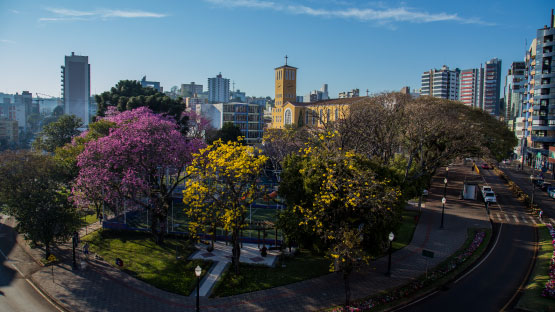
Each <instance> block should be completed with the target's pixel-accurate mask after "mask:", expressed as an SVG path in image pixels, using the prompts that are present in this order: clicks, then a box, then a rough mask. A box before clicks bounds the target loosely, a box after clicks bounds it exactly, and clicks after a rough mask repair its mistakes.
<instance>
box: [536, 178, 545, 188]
mask: <svg viewBox="0 0 555 312" xmlns="http://www.w3.org/2000/svg"><path fill="white" fill-rule="evenodd" d="M543 182H544V180H543V179H540V178H537V179H535V180H534V184H536V186H539V187H541V186H542V184H543Z"/></svg>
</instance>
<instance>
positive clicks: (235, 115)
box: [223, 102, 264, 144]
mask: <svg viewBox="0 0 555 312" xmlns="http://www.w3.org/2000/svg"><path fill="white" fill-rule="evenodd" d="M223 122H224V123H226V122H231V123H233V124H234V125H236V126H237V127H239V129H241V134H242V135H243V137H244V139H245V142H246V143H247V144H256V143H261V142H262V136H263V131H264V106H263V105H259V104H255V103H238V102H231V103H224V105H223Z"/></svg>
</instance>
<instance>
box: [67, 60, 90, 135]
mask: <svg viewBox="0 0 555 312" xmlns="http://www.w3.org/2000/svg"><path fill="white" fill-rule="evenodd" d="M90 69H91V67H90V65H89V57H88V56H81V55H75V53H74V52H71V56H66V57H65V64H64V66H62V96H63V98H62V100H63V103H64V114H67V115H75V116H77V117H79V118H81V119H82V120H83V123H84V124H85V125H88V124H89V122H90V114H89V110H90V98H91V82H90V78H91V75H90Z"/></svg>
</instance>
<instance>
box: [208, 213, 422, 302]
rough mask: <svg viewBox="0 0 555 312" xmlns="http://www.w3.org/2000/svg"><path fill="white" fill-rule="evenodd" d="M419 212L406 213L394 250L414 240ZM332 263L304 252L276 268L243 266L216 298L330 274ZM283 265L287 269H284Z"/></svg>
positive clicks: (228, 274)
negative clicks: (416, 217)
mask: <svg viewBox="0 0 555 312" xmlns="http://www.w3.org/2000/svg"><path fill="white" fill-rule="evenodd" d="M418 215H419V213H418V212H417V211H412V210H404V211H403V219H402V223H401V227H400V228H399V230H398V231H397V234H396V237H395V241H394V243H393V249H395V250H398V249H401V248H403V247H405V246H407V245H408V244H410V241H411V240H412V235H413V233H414V229H415V228H416V222H415V218H414V217H415V216H418ZM330 263H331V261H330V260H329V259H327V258H325V257H324V256H323V255H313V254H311V253H310V252H308V251H302V252H301V254H300V255H298V256H295V257H286V258H284V259H283V260H281V261H280V262H279V263H278V264H277V266H276V267H275V268H268V267H264V266H258V265H247V264H241V267H240V271H241V274H240V275H235V274H234V273H233V272H231V271H230V270H231V269H229V270H228V271H227V272H226V273H225V274H224V276H223V277H222V278H221V279H220V281H219V282H218V285H216V288H215V290H214V294H213V296H215V297H225V296H232V295H237V294H242V293H247V292H252V291H257V290H262V289H268V288H273V287H277V286H282V285H287V284H291V283H295V282H299V281H302V280H306V279H309V278H314V277H318V276H321V275H324V274H327V273H330ZM282 264H284V265H285V267H282Z"/></svg>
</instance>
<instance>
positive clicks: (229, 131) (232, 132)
mask: <svg viewBox="0 0 555 312" xmlns="http://www.w3.org/2000/svg"><path fill="white" fill-rule="evenodd" d="M242 135H243V134H242V133H241V129H239V127H238V126H236V125H234V124H233V123H232V122H226V123H224V125H223V126H222V128H221V129H220V130H218V131H216V136H215V137H213V138H209V141H210V142H215V141H217V140H220V139H221V140H222V141H223V142H238V138H239V137H241V136H242ZM241 142H242V141H241Z"/></svg>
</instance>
